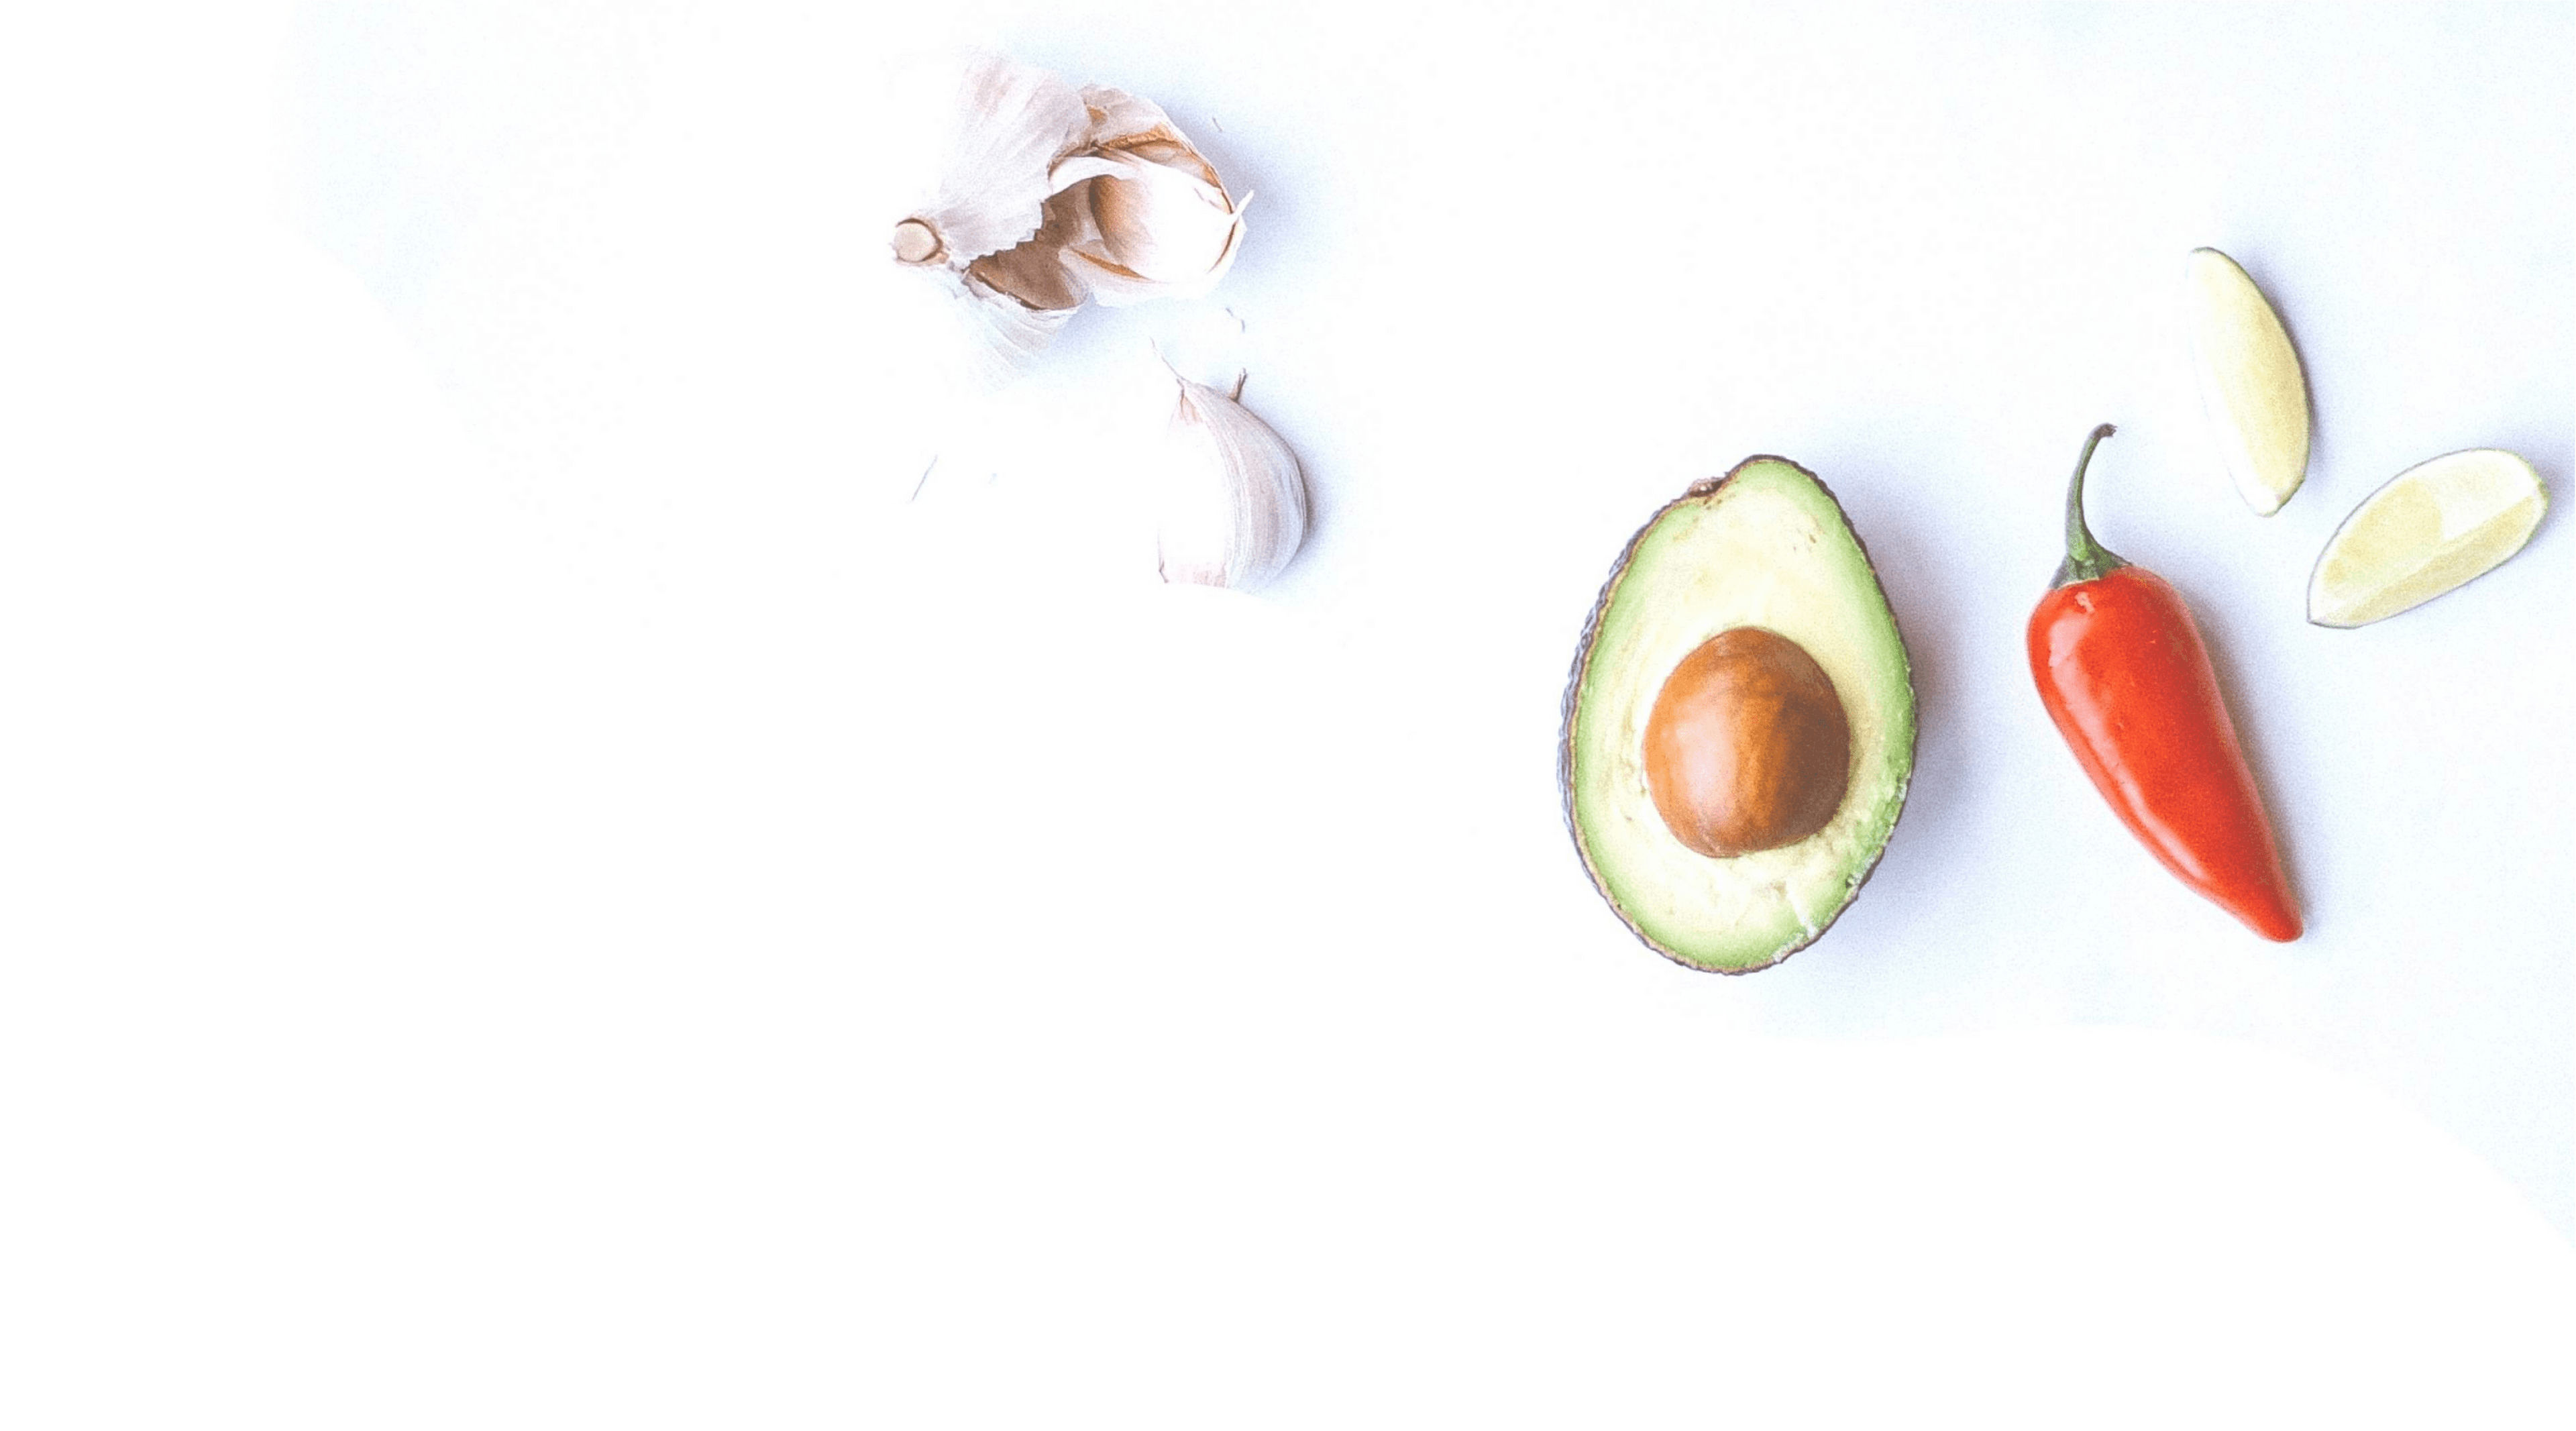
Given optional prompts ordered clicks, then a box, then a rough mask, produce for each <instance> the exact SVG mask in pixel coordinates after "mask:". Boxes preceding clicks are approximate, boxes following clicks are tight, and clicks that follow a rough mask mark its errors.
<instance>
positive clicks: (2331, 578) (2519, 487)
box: [2308, 447, 2549, 626]
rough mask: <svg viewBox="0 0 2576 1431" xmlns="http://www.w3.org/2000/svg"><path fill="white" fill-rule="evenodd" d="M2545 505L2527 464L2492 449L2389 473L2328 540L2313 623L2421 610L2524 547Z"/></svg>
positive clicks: (2363, 620) (2312, 604) (2314, 585)
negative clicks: (2420, 607) (2430, 602)
mask: <svg viewBox="0 0 2576 1431" xmlns="http://www.w3.org/2000/svg"><path fill="white" fill-rule="evenodd" d="M2548 509H2549V489H2548V488H2547V487H2546V486H2544V485H2542V483H2541V480H2540V474H2539V473H2538V472H2536V471H2534V470H2532V466H2531V464H2530V463H2528V462H2525V461H2523V460H2522V459H2521V458H2519V457H2516V456H2515V455H2513V454H2512V453H2510V452H2505V451H2500V450H2498V449H2496V448H2492V447H2481V448H2476V449H2473V450H2471V451H2468V452H2454V453H2452V454H2450V455H2449V456H2447V457H2436V458H2434V459H2433V460H2432V461H2430V462H2421V463H2417V464H2416V465H2415V466H2413V467H2409V468H2407V469H2406V470H2405V471H2403V472H2400V473H2398V474H2397V475H2396V476H2394V477H2392V478H2390V479H2388V485H2386V486H2384V487H2382V488H2380V489H2379V490H2378V491H2376V492H2373V493H2371V494H2370V495H2369V496H2368V497H2365V498H2363V499H2362V503H2361V505H2360V506H2358V507H2355V508H2353V509H2352V515H2351V516H2349V517H2346V518H2344V519H2343V525H2342V526H2340V527H2337V528H2336V529H2335V534H2334V535H2333V536H2332V537H2330V538H2328V539H2327V541H2326V549H2325V551H2324V553H2323V554H2322V555H2320V556H2319V557H2318V558H2317V571H2316V575H2315V576H2313V577H2311V578H2310V579H2309V581H2308V619H2309V620H2310V621H2313V622H2315V623H2316V624H2317V625H2319V626H2367V625H2369V624H2370V623H2371V622H2373V621H2377V620H2380V619H2381V618H2383V617H2389V616H2394V615H2396V614H2397V613H2398V612H2400V611H2404V610H2406V609H2407V608H2408V607H2410V606H2420V605H2422V604H2423V603H2425V602H2427V601H2430V600H2432V599H2433V598H2434V597H2437V596H2439V595H2441V594H2442V593H2443V592H2446V591H2448V590H2450V589H2451V588H2452V587H2455V586H2458V585H2460V584H2461V583H2462V582H2465V581H2468V580H2469V579H2470V578H2472V577H2477V576H2483V575H2485V574H2486V573H2487V572H2490V571H2493V570H2494V569H2495V568H2496V567H2497V566H2499V565H2501V564H2502V563H2503V561H2504V559H2505V558H2506V557H2509V556H2512V555H2513V554H2514V553H2515V552H2518V551H2520V550H2522V544H2523V543H2525V542H2527V541H2530V540H2531V532H2532V529H2533V528H2535V527H2537V526H2539V525H2540V514H2541V513H2542V512H2545V511H2547V510H2548Z"/></svg>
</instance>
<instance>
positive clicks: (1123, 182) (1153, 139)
mask: <svg viewBox="0 0 2576 1431" xmlns="http://www.w3.org/2000/svg"><path fill="white" fill-rule="evenodd" d="M1082 98H1083V102H1084V104H1085V105H1087V106H1088V112H1089V114H1090V117H1091V128H1090V134H1089V142H1088V144H1087V145H1086V147H1085V148H1084V149H1083V150H1082V152H1080V153H1079V154H1076V155H1074V156H1072V157H1070V158H1068V159H1066V160H1065V161H1064V162H1063V163H1061V164H1059V165H1058V166H1057V168H1056V171H1055V175H1054V177H1055V181H1056V183H1057V184H1058V185H1059V187H1060V188H1061V189H1062V191H1063V192H1061V193H1060V194H1058V195H1057V197H1056V199H1055V200H1054V202H1055V203H1057V204H1060V205H1066V206H1070V207H1075V208H1078V209H1079V210H1081V212H1082V215H1083V219H1084V222H1085V225H1086V227H1087V229H1088V232H1086V233H1083V234H1081V235H1079V236H1077V237H1076V238H1075V239H1074V240H1073V241H1071V242H1069V243H1068V244H1067V245H1066V249H1065V252H1066V256H1067V259H1068V261H1069V262H1070V263H1071V264H1072V265H1073V266H1074V267H1075V268H1076V269H1077V270H1078V271H1080V272H1081V273H1082V274H1083V276H1084V278H1085V280H1086V281H1087V282H1088V284H1089V286H1090V289H1091V295H1092V297H1094V298H1096V299H1098V300H1099V301H1100V302H1101V303H1103V304H1105V305H1109V306H1112V307H1115V306H1120V305H1124V304H1129V303H1139V302H1143V301H1145V300H1147V299H1151V298H1196V297H1199V296H1202V295H1204V294H1205V293H1207V292H1208V290H1210V289H1212V288H1214V287H1215V286H1216V284H1217V280H1219V279H1220V278H1223V277H1224V276H1225V271H1226V269H1227V268H1229V267H1231V266H1232V265H1233V263H1234V255H1235V251H1236V249H1237V248H1239V247H1240V245H1241V242H1242V238H1243V206H1242V205H1241V204H1239V203H1237V202H1236V201H1235V200H1234V199H1233V197H1232V196H1230V195H1229V194H1227V193H1226V190H1225V185H1224V182H1223V181H1222V180H1220V179H1219V178H1218V177H1217V172H1216V167H1215V166H1214V165H1212V164H1210V163H1208V161H1207V158H1206V156H1204V155H1202V154H1200V153H1199V151H1198V149H1197V147H1196V146H1195V145H1193V144H1191V143H1190V141H1189V139H1188V137H1187V136H1186V135H1183V134H1182V133H1181V132H1180V130H1179V129H1177V128H1175V127H1174V126H1173V124H1172V122H1171V119H1170V118H1169V117H1168V116H1166V115H1165V114H1164V113H1163V111H1162V109H1161V108H1160V107H1159V106H1157V105H1156V104H1155V103H1154V102H1153V101H1151V100H1148V99H1142V98H1139V97H1137V96H1135V95H1131V94H1127V93H1125V92H1124V91H1121V90H1114V89H1107V88H1104V87H1101V86H1098V85H1093V86H1087V87H1085V88H1084V90H1083V91H1082Z"/></svg>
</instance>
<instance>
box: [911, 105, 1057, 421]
mask: <svg viewBox="0 0 2576 1431" xmlns="http://www.w3.org/2000/svg"><path fill="white" fill-rule="evenodd" d="M932 102H934V103H936V102H942V101H932ZM944 102H947V103H950V104H951V105H952V108H951V110H950V111H949V112H946V113H944V114H941V115H938V116H935V117H934V118H935V119H936V121H937V122H938V123H939V124H940V125H941V126H943V128H942V130H941V138H940V143H939V155H940V157H939V159H938V163H937V166H936V169H935V172H934V177H933V178H932V179H931V181H930V185H929V192H928V193H927V194H925V195H924V196H922V197H921V198H919V199H918V200H917V202H916V203H915V204H914V206H913V207H912V208H911V209H910V210H909V211H908V212H906V213H905V214H904V216H903V217H902V218H900V219H897V220H896V221H895V222H894V223H893V225H892V226H891V229H890V231H889V235H888V242H887V247H888V249H889V251H890V252H891V254H892V256H893V258H894V261H895V262H896V263H897V264H899V265H901V266H903V267H905V268H909V269H912V270H914V271H916V272H919V273H920V274H921V275H922V276H923V277H924V278H925V279H926V280H928V281H929V282H931V283H933V284H935V285H936V286H937V287H939V288H940V290H941V291H942V292H944V293H945V294H946V295H947V297H948V298H949V299H950V300H951V302H952V303H953V305H954V310H955V313H956V316H957V318H958V320H959V323H960V327H959V330H958V331H959V332H961V333H962V334H963V335H964V337H965V340H966V349H967V351H966V352H965V354H964V355H963V356H964V360H965V368H966V370H967V371H968V372H971V373H972V374H973V375H974V376H975V377H977V378H980V379H982V380H983V381H985V382H988V383H998V382H1001V381H1004V380H1007V379H1008V378H1010V377H1011V376H1013V375H1014V374H1016V373H1017V372H1018V371H1019V370H1020V368H1022V367H1023V366H1025V365H1026V364H1027V362H1028V361H1029V359H1031V358H1032V357H1034V356H1036V354H1037V353H1038V352H1039V351H1040V350H1041V349H1043V348H1044V347H1045V346H1046V345H1047V343H1048V342H1049V341H1051V340H1052V339H1053V338H1054V337H1055V335H1056V333H1057V332H1058V331H1060V330H1061V329H1062V328H1063V327H1064V325H1065V322H1066V320H1067V319H1069V318H1071V317H1072V316H1073V310H1074V309H1075V308H1077V307H1080V306H1081V304H1082V300H1083V299H1084V297H1085V296H1086V295H1087V290H1086V289H1085V287H1084V286H1083V283H1082V281H1081V280H1080V278H1078V277H1077V276H1075V275H1074V274H1073V272H1072V271H1071V270H1070V269H1068V268H1067V267H1066V266H1065V264H1064V257H1063V245H1064V244H1065V242H1066V241H1068V240H1069V239H1071V238H1072V237H1073V236H1074V233H1075V230H1074V228H1073V226H1072V222H1071V220H1070V219H1069V218H1067V219H1064V220H1051V218H1050V216H1049V214H1048V213H1047V210H1046V200H1047V198H1048V196H1049V195H1051V194H1053V193H1054V192H1055V191H1056V189H1057V188H1059V187H1060V185H1059V184H1058V183H1057V181H1056V179H1055V177H1054V175H1055V170H1056V167H1057V165H1058V164H1060V163H1061V162H1062V161H1063V160H1064V158H1065V157H1066V156H1067V155H1068V154H1070V153H1072V152H1073V151H1074V150H1076V149H1077V148H1079V147H1080V146H1081V145H1082V144H1084V143H1085V142H1086V141H1087V140H1088V139H1089V137H1090V133H1091V111H1090V110H1089V109H1088V108H1087V107H1085V106H1084V104H1083V102H1082V97H1081V95H1080V94H1078V93H1077V92H1076V91H1075V90H1074V88H1073V87H1072V86H1071V85H1069V84H1066V83H1065V82H1064V81H1062V80H1060V79H1058V78H1056V77H1055V76H1054V75H1051V74H1049V73H1047V72H1046V71H1044V70H1040V69H1035V68H1032V67H1030V66H1027V65H1021V64H1015V63H1013V62H1011V61H1009V60H1006V59H1002V58H1000V57H998V56H994V55H975V56H972V57H970V58H969V59H968V60H967V61H966V62H965V65H964V67H963V69H962V71H961V72H960V73H959V74H958V76H957V78H956V83H955V85H954V87H953V89H951V90H949V91H947V93H946V95H945V101H944Z"/></svg>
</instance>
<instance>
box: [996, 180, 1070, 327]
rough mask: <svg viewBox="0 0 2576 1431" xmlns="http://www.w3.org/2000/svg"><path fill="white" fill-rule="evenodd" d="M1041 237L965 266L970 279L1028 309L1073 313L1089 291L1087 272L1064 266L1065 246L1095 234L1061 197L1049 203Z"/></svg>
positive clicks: (1039, 235) (1035, 235) (1030, 237)
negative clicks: (1086, 235) (1059, 310)
mask: <svg viewBox="0 0 2576 1431" xmlns="http://www.w3.org/2000/svg"><path fill="white" fill-rule="evenodd" d="M1045 214H1046V221H1045V222H1044V223H1042V224H1040V225H1039V226H1038V230H1037V232H1036V233H1034V234H1031V235H1030V236H1029V237H1028V238H1027V239H1025V240H1023V241H1022V242H1020V243H1017V244H1014V245H1012V246H1011V247H1009V248H1006V249H1004V250H1002V251H1001V252H999V253H988V254H986V255H984V256H983V257H982V258H979V259H977V260H975V261H974V262H973V263H970V264H968V265H966V272H967V274H968V275H969V276H970V277H973V278H975V279H978V280H981V281H982V283H983V284H984V285H985V286H986V287H987V288H991V289H994V290H996V291H998V292H1001V293H1005V294H1008V295H1009V296H1010V297H1012V298H1014V299H1017V300H1018V301H1019V302H1020V303H1021V304H1022V305H1023V306H1025V307H1029V308H1033V309H1039V310H1043V311H1053V310H1058V309H1061V310H1063V311H1065V312H1066V313H1071V312H1072V311H1073V310H1074V309H1076V308H1079V307H1081V306H1082V300H1083V299H1084V297H1085V296H1087V295H1088V293H1089V285H1088V284H1087V283H1086V282H1085V281H1084V276H1083V274H1082V273H1081V272H1080V271H1079V270H1077V269H1075V268H1073V267H1071V266H1068V265H1067V264H1066V262H1065V246H1066V245H1067V244H1069V243H1072V242H1074V241H1075V240H1077V239H1078V238H1080V237H1082V236H1084V235H1085V234H1088V233H1090V232H1092V229H1091V227H1090V224H1089V222H1088V219H1087V217H1086V216H1085V214H1084V213H1083V211H1082V208H1081V206H1080V205H1078V204H1075V203H1072V202H1068V201H1067V200H1066V198H1065V196H1064V195H1062V194H1058V195H1056V196H1055V197H1053V198H1050V199H1048V200H1047V202H1046V209H1045Z"/></svg>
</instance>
